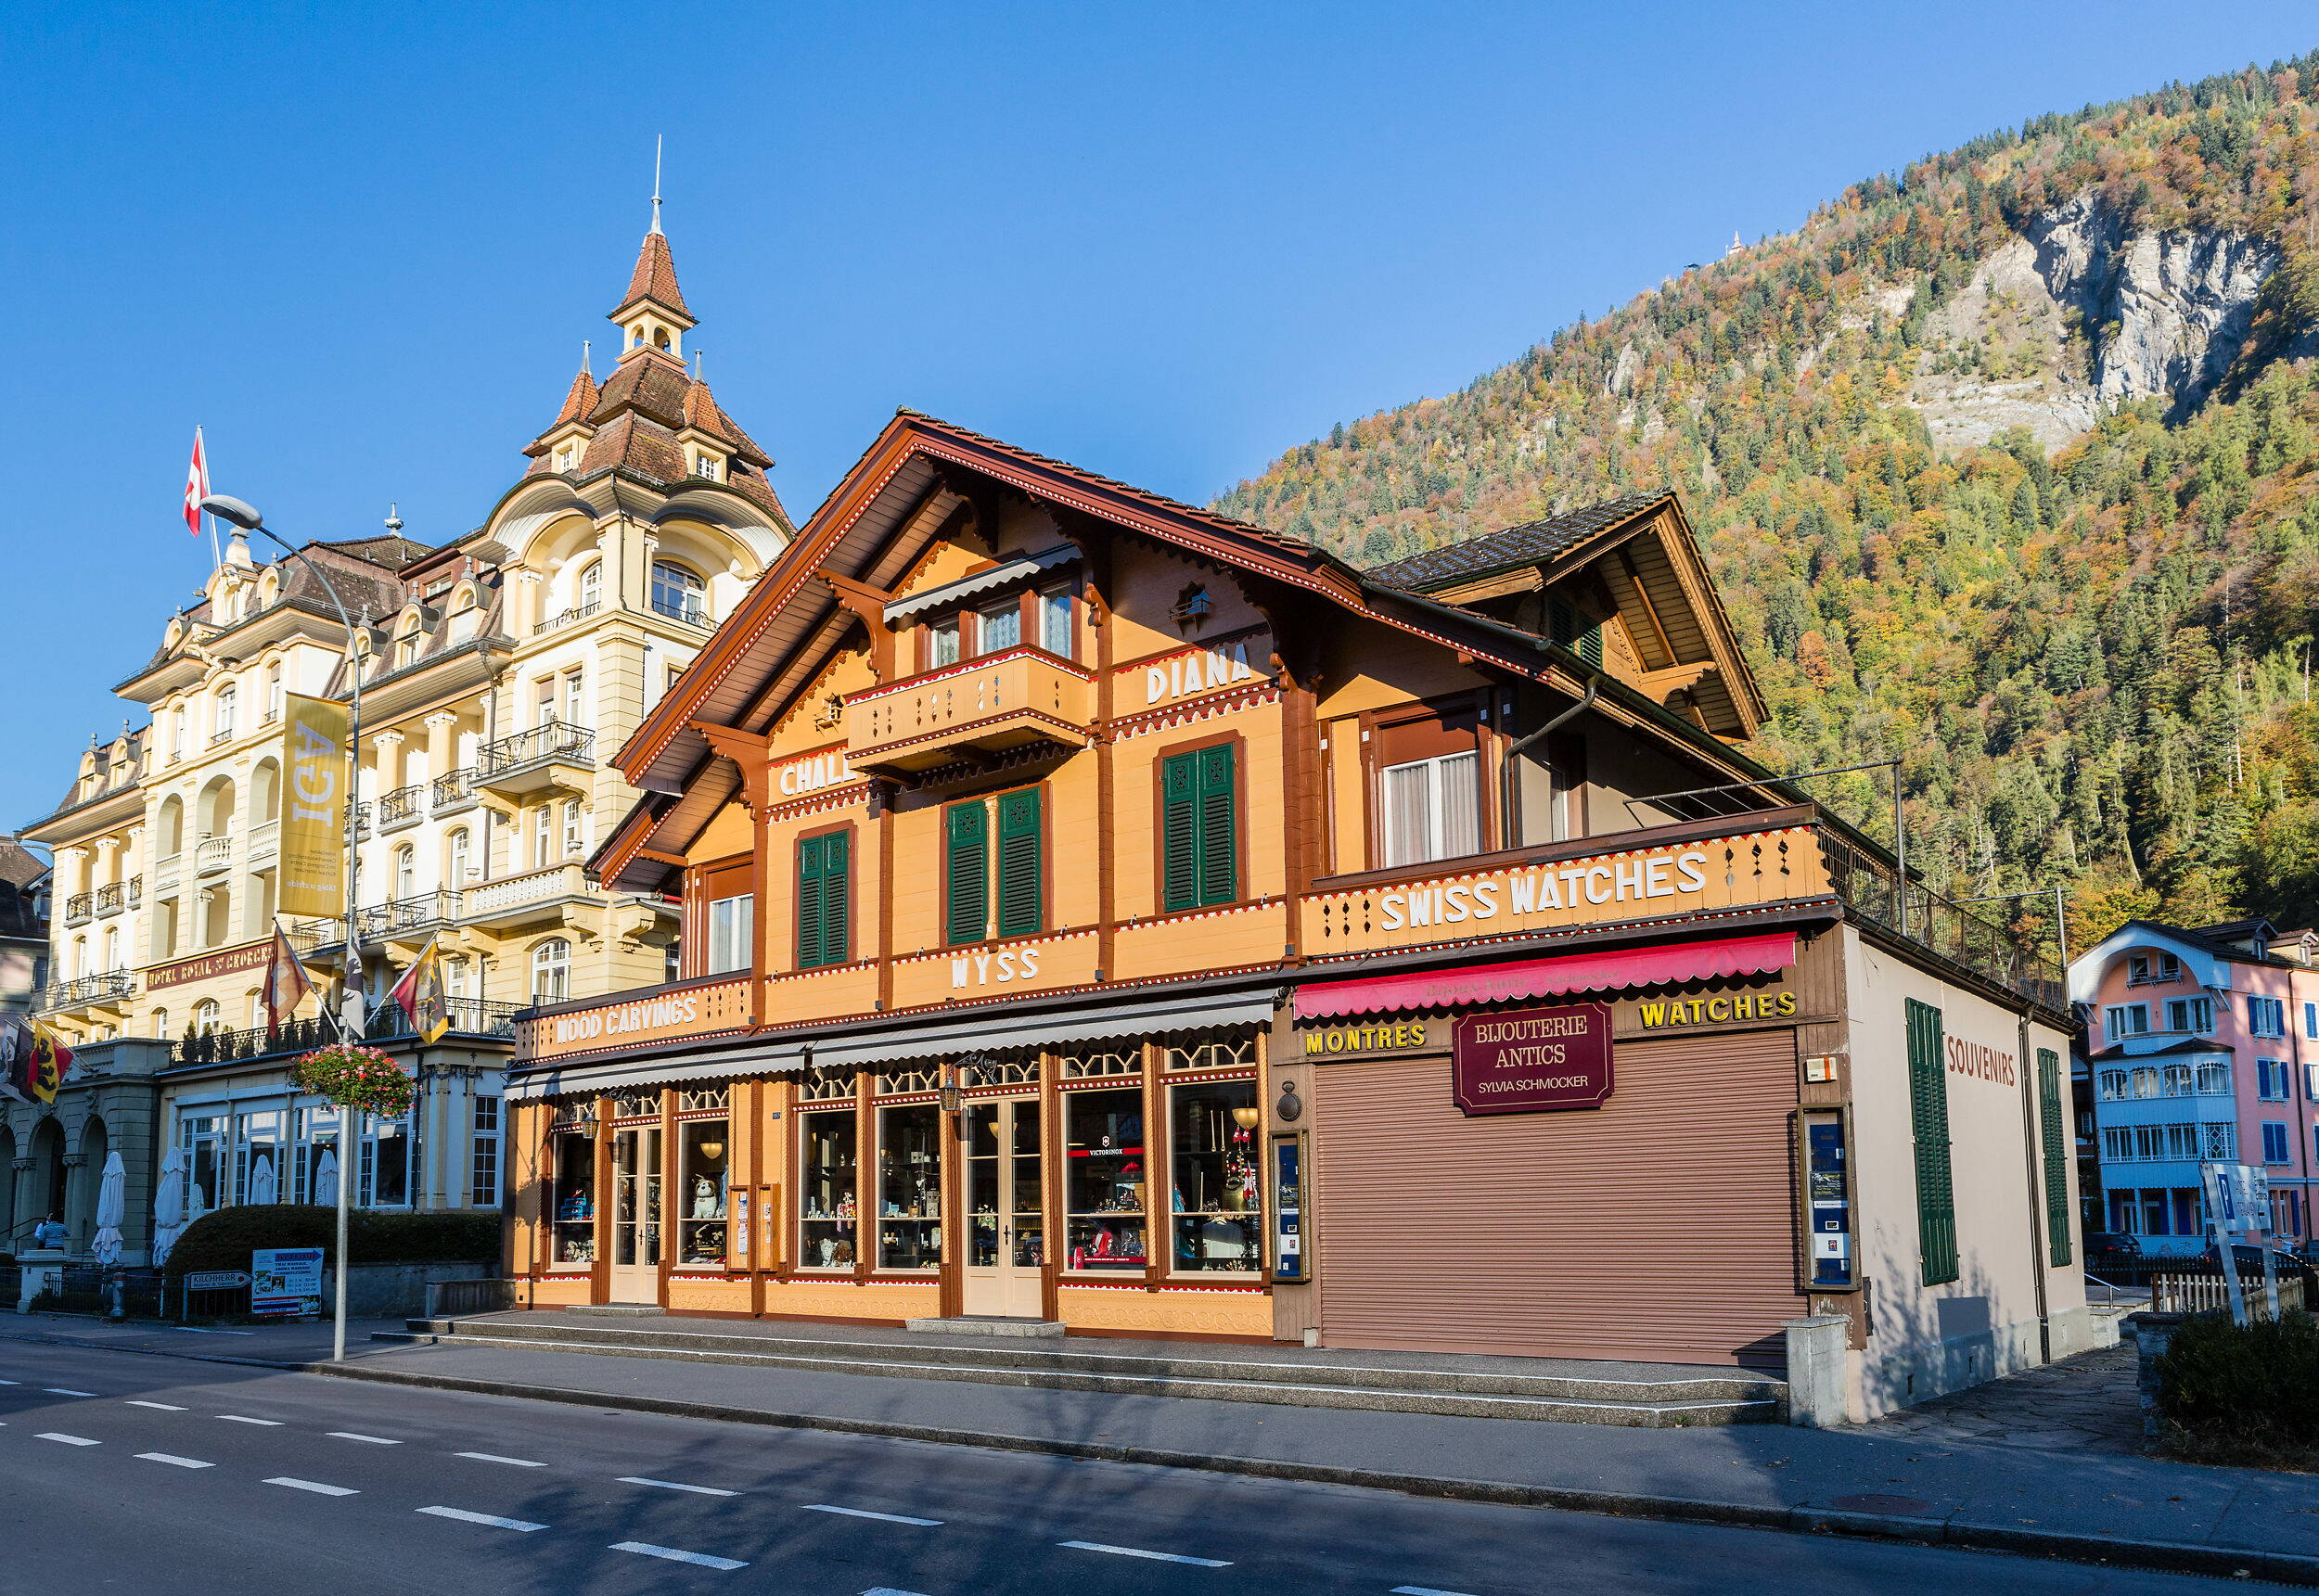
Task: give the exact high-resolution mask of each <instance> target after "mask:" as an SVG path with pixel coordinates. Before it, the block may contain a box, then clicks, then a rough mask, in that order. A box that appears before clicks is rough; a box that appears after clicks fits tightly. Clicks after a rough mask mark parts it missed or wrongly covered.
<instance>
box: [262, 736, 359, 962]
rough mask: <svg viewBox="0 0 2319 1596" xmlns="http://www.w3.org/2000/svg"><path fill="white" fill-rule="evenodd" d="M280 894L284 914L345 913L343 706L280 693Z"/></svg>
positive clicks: (344, 738) (344, 747)
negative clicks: (283, 780)
mask: <svg viewBox="0 0 2319 1596" xmlns="http://www.w3.org/2000/svg"><path fill="white" fill-rule="evenodd" d="M282 702H283V721H284V729H283V733H282V738H283V749H282V752H283V764H284V765H285V766H286V767H287V768H288V772H289V781H288V785H287V786H286V787H285V789H284V791H283V794H282V833H281V838H282V840H281V860H282V862H281V895H280V897H279V899H278V900H277V901H278V902H279V903H280V904H281V907H282V912H283V913H285V914H320V915H326V916H328V917H331V918H336V917H337V916H339V915H340V914H343V913H346V706H345V705H343V704H333V703H332V702H330V701H329V700H328V699H327V698H301V697H300V696H298V695H297V694H295V693H292V694H288V695H285V696H284V697H283V701H282Z"/></svg>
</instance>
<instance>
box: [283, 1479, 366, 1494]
mask: <svg viewBox="0 0 2319 1596" xmlns="http://www.w3.org/2000/svg"><path fill="white" fill-rule="evenodd" d="M265 1483H266V1484H268V1485H286V1486H288V1487H290V1489H292V1490H310V1491H312V1492H314V1495H316V1496H360V1495H362V1494H363V1493H362V1492H360V1491H358V1490H352V1489H349V1488H348V1487H345V1486H342V1485H324V1484H322V1483H321V1482H320V1481H319V1480H300V1479H292V1478H290V1476H289V1475H275V1477H274V1478H272V1479H270V1480H268V1481H266V1482H265Z"/></svg>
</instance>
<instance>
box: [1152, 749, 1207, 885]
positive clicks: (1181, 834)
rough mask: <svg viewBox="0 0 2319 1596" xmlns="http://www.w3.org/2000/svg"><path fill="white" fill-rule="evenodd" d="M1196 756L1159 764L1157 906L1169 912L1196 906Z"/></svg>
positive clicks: (1197, 840)
mask: <svg viewBox="0 0 2319 1596" xmlns="http://www.w3.org/2000/svg"><path fill="white" fill-rule="evenodd" d="M1198 759H1199V756H1198V754H1177V755H1175V756H1174V757H1173V758H1172V759H1168V760H1162V761H1161V762H1160V855H1161V869H1160V875H1161V877H1162V880H1161V882H1160V907H1161V909H1162V910H1163V911H1164V912H1166V913H1174V912H1175V911H1176V910H1178V909H1197V908H1198V907H1199V882H1200V874H1201V873H1200V858H1199V772H1198V770H1197V769H1196V766H1197V764H1198Z"/></svg>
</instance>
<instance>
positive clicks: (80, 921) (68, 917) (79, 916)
mask: <svg viewBox="0 0 2319 1596" xmlns="http://www.w3.org/2000/svg"><path fill="white" fill-rule="evenodd" d="M95 918H96V893H94V892H75V893H74V894H73V895H72V896H71V897H70V898H68V899H66V900H64V923H65V924H66V925H68V926H85V925H87V924H88V923H89V922H90V921H91V920H93V919H95Z"/></svg>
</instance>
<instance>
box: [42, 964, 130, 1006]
mask: <svg viewBox="0 0 2319 1596" xmlns="http://www.w3.org/2000/svg"><path fill="white" fill-rule="evenodd" d="M136 990H137V978H136V977H135V976H133V975H131V974H130V973H129V972H128V971H126V970H114V971H111V972H109V973H108V974H106V975H102V976H82V977H78V978H77V979H74V980H70V981H54V982H51V983H50V984H49V985H48V987H47V988H46V989H45V990H43V991H42V993H41V995H40V1007H41V1012H42V1013H44V1014H54V1013H57V1012H58V1011H59V1010H63V1009H85V1008H96V1007H99V1006H101V1005H104V1004H108V1003H121V1002H126V1001H127V1000H128V999H129V998H130V997H131V996H132V995H133V994H134V993H135V991H136Z"/></svg>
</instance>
